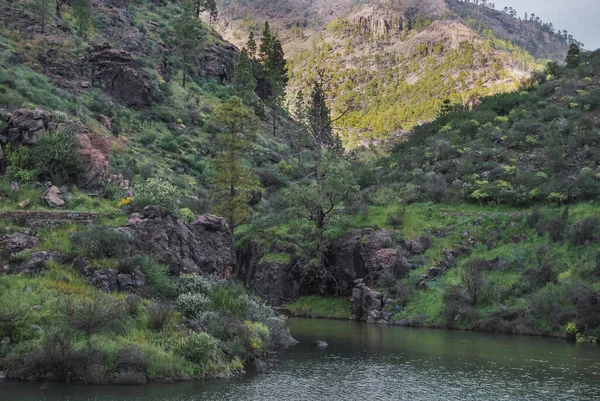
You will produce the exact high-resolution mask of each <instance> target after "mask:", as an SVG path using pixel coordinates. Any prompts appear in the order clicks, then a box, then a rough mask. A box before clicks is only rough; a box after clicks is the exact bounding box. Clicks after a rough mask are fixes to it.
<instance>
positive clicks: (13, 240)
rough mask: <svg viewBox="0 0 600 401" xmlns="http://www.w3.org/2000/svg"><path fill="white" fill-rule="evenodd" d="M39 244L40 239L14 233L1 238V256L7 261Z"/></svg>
mask: <svg viewBox="0 0 600 401" xmlns="http://www.w3.org/2000/svg"><path fill="white" fill-rule="evenodd" d="M39 242H40V240H39V238H38V237H36V236H35V235H31V234H28V233H14V234H11V235H5V236H0V252H1V254H0V255H2V257H3V258H5V259H6V258H9V257H10V255H14V254H16V253H19V252H21V251H24V250H26V249H31V248H33V247H35V246H36V245H37V244H39Z"/></svg>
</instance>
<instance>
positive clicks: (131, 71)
mask: <svg viewBox="0 0 600 401" xmlns="http://www.w3.org/2000/svg"><path fill="white" fill-rule="evenodd" d="M87 63H88V64H89V66H90V68H91V70H92V76H93V78H92V79H93V81H94V82H95V83H96V84H97V85H98V86H99V87H100V88H102V90H103V91H104V92H106V93H107V94H109V95H110V96H112V97H114V98H115V99H116V100H117V101H118V102H120V103H122V104H124V105H125V106H127V107H134V108H141V107H147V106H150V105H152V102H153V100H154V95H153V91H152V86H151V85H150V82H149V80H148V79H147V78H146V77H145V76H144V74H143V70H142V67H141V66H140V65H139V64H138V62H137V61H135V60H134V58H133V55H132V54H131V53H129V52H127V51H125V50H120V49H115V48H113V47H111V46H110V45H108V44H105V45H102V46H97V47H96V48H94V49H93V50H92V52H91V53H90V54H89V55H88V57H87Z"/></svg>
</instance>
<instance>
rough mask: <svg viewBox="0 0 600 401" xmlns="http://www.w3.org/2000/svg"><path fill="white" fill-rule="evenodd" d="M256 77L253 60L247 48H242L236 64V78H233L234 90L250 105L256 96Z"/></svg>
mask: <svg viewBox="0 0 600 401" xmlns="http://www.w3.org/2000/svg"><path fill="white" fill-rule="evenodd" d="M255 88H256V78H254V73H253V67H252V60H251V59H250V57H249V55H248V51H247V50H246V49H242V51H241V52H240V56H239V59H238V62H237V63H236V65H235V78H234V80H233V91H234V93H235V94H236V96H238V97H240V98H242V99H243V100H244V103H246V104H248V105H250V104H252V101H253V99H254V97H255V96H256V95H255V94H254V89H255Z"/></svg>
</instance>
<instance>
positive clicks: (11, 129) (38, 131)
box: [0, 109, 52, 147]
mask: <svg viewBox="0 0 600 401" xmlns="http://www.w3.org/2000/svg"><path fill="white" fill-rule="evenodd" d="M3 120H4V121H5V122H6V123H7V128H6V129H5V130H4V132H0V142H2V144H3V145H5V144H6V143H10V145H11V146H12V147H16V146H21V145H25V146H32V145H34V144H35V143H36V142H37V140H38V138H39V137H40V135H42V134H43V133H44V132H46V131H47V130H48V129H50V128H52V126H51V118H50V114H48V113H46V112H45V111H44V110H42V109H35V110H30V109H17V110H14V111H13V112H12V113H8V114H6V115H5V116H4V117H3Z"/></svg>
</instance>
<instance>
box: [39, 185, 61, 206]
mask: <svg viewBox="0 0 600 401" xmlns="http://www.w3.org/2000/svg"><path fill="white" fill-rule="evenodd" d="M41 198H42V202H43V203H45V204H46V205H48V206H50V207H51V208H60V207H63V206H64V205H65V200H64V199H63V196H62V192H61V191H60V189H58V187H57V186H55V185H52V186H50V187H48V188H47V189H46V190H45V191H44V192H42V196H41Z"/></svg>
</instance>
